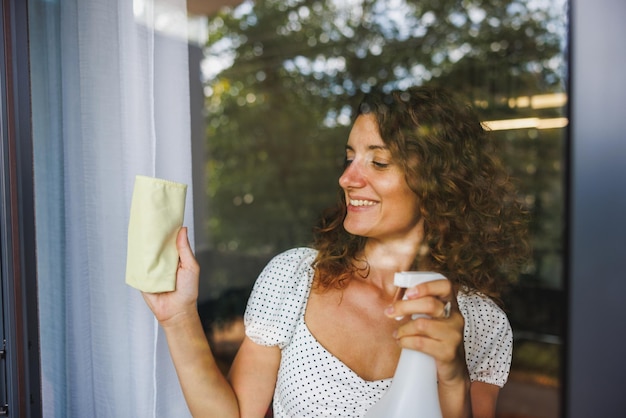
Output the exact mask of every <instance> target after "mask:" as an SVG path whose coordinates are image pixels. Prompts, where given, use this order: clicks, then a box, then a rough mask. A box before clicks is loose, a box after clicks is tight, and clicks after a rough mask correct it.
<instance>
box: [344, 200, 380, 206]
mask: <svg viewBox="0 0 626 418" xmlns="http://www.w3.org/2000/svg"><path fill="white" fill-rule="evenodd" d="M350 204H351V205H352V206H373V205H375V204H376V202H373V201H371V200H352V199H350Z"/></svg>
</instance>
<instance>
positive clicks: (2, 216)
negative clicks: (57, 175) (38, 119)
mask: <svg viewBox="0 0 626 418" xmlns="http://www.w3.org/2000/svg"><path fill="white" fill-rule="evenodd" d="M0 13H2V19H1V25H2V26H1V30H0V37H1V38H2V39H1V41H2V42H0V48H1V49H2V50H3V51H2V52H3V54H2V56H3V59H2V66H1V67H0V92H1V93H2V97H1V104H0V111H1V113H0V118H1V120H0V128H1V131H0V135H1V138H0V156H1V158H0V278H1V292H2V295H1V296H2V339H1V340H0V345H2V347H1V348H2V350H3V353H2V354H1V355H0V362H1V363H2V367H0V369H1V370H0V371H1V372H2V375H3V376H2V380H1V381H0V386H2V387H1V390H0V415H5V416H15V417H17V416H20V417H25V416H27V417H33V418H36V417H41V416H42V407H41V390H40V383H41V373H40V362H39V359H40V355H39V353H40V351H39V350H40V347H39V328H38V323H39V320H38V309H37V305H38V304H37V273H36V254H35V249H36V246H35V217H34V176H33V153H32V135H31V124H30V120H31V106H30V80H29V71H28V70H29V62H28V10H27V2H23V1H19V0H8V1H3V3H2V9H1V10H0Z"/></svg>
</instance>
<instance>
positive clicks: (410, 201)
mask: <svg viewBox="0 0 626 418" xmlns="http://www.w3.org/2000/svg"><path fill="white" fill-rule="evenodd" d="M339 185H340V186H341V188H342V189H343V190H344V193H345V198H346V206H347V214H346V218H345V220H344V224H343V225H344V228H345V229H346V231H348V232H349V233H351V234H353V235H359V236H363V237H367V238H369V239H377V240H381V241H384V240H403V239H410V240H415V239H417V237H420V236H421V232H422V231H421V228H422V223H421V222H420V220H421V217H420V212H419V199H418V197H417V195H416V194H415V193H414V192H413V191H412V190H411V189H410V188H409V186H408V185H407V182H406V179H405V175H404V172H403V171H402V168H401V167H400V165H399V164H397V163H396V162H394V160H393V158H392V155H391V151H390V150H389V149H388V148H387V146H386V145H385V143H384V141H383V139H382V138H381V136H380V133H379V132H378V125H377V122H376V118H375V117H374V116H373V115H371V114H362V115H360V116H359V117H358V118H357V119H356V121H355V123H354V126H353V127H352V130H351V131H350V136H349V138H348V144H347V145H346V168H345V171H344V172H343V174H342V176H341V177H340V178H339Z"/></svg>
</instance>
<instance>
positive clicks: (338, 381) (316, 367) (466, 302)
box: [244, 248, 513, 418]
mask: <svg viewBox="0 0 626 418" xmlns="http://www.w3.org/2000/svg"><path fill="white" fill-rule="evenodd" d="M316 255H317V251H316V250H313V249H310V248H295V249H292V250H289V251H286V252H284V253H282V254H279V255H278V256H276V257H275V258H274V259H273V260H272V261H270V263H269V264H268V265H267V266H266V267H265V269H264V270H263V272H261V275H260V276H259V278H258V279H257V281H256V283H255V285H254V288H253V290H252V294H251V295H250V299H249V300H248V306H247V309H246V312H245V315H244V322H245V327H246V335H247V336H248V337H249V338H250V339H251V340H252V341H254V342H255V343H257V344H260V345H264V346H278V347H280V349H281V352H282V357H281V362H280V367H279V370H278V376H277V381H276V388H275V390H274V404H273V406H274V416H275V417H276V418H288V417H363V416H364V415H365V413H366V412H367V410H368V409H369V408H370V407H371V406H372V405H374V404H375V403H376V402H377V401H378V400H379V399H380V398H381V397H382V396H383V394H384V393H385V391H386V390H387V388H388V387H389V385H390V384H391V381H392V379H384V380H377V381H366V380H363V379H362V378H361V377H359V376H358V375H357V374H356V373H354V372H353V371H352V370H351V369H350V368H348V367H347V366H346V365H345V364H343V363H342V362H341V361H339V359H337V358H336V357H335V356H333V355H332V354H331V353H329V352H328V351H327V350H326V349H325V348H324V347H322V346H321V345H320V344H319V343H318V342H317V340H316V339H315V338H314V337H313V335H312V334H311V333H310V332H309V330H308V328H307V326H306V324H305V322H304V313H305V310H306V304H307V300H308V296H309V292H310V290H311V284H312V281H313V273H314V270H313V267H312V266H311V264H312V263H313V261H314V260H315V256H316ZM457 300H458V303H459V308H460V310H461V313H462V314H463V317H464V318H465V330H464V344H465V353H466V361H467V367H468V370H469V373H470V379H471V380H472V381H475V380H478V381H482V382H486V383H491V384H494V385H498V386H503V385H504V383H505V382H506V380H507V377H508V373H509V369H510V365H511V355H512V346H513V344H512V339H513V334H512V331H511V327H510V325H509V322H508V320H507V318H506V315H505V314H504V312H503V311H502V310H501V309H500V308H499V307H498V306H497V305H496V304H495V303H494V302H493V301H491V300H490V299H488V298H486V297H483V296H479V295H469V294H459V295H458V298H457Z"/></svg>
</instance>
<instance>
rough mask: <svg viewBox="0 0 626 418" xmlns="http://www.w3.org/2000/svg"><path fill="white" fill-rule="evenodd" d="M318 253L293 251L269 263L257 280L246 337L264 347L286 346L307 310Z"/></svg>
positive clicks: (310, 250)
mask: <svg viewBox="0 0 626 418" xmlns="http://www.w3.org/2000/svg"><path fill="white" fill-rule="evenodd" d="M316 255H317V251H315V250H313V249H311V248H305V247H300V248H293V249H290V250H287V251H284V252H282V253H280V254H278V255H276V256H275V257H274V258H272V259H271V260H270V262H269V263H268V264H267V266H266V267H265V268H264V269H263V271H262V272H261V274H260V275H259V277H258V279H257V280H256V282H255V284H254V287H253V289H252V293H251V294H250V298H249V299H248V306H247V308H246V313H245V315H244V323H245V324H246V334H247V335H248V336H249V337H250V338H251V339H252V340H253V341H255V342H256V343H258V344H262V345H276V344H278V345H279V346H282V345H284V344H285V343H286V342H287V341H288V340H289V339H290V338H291V335H292V333H293V330H294V329H295V326H296V324H297V322H298V320H299V318H300V317H301V316H302V315H303V313H304V310H305V308H306V301H307V299H308V296H309V292H310V289H311V283H312V281H313V275H314V269H313V261H314V260H315V257H316Z"/></svg>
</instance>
